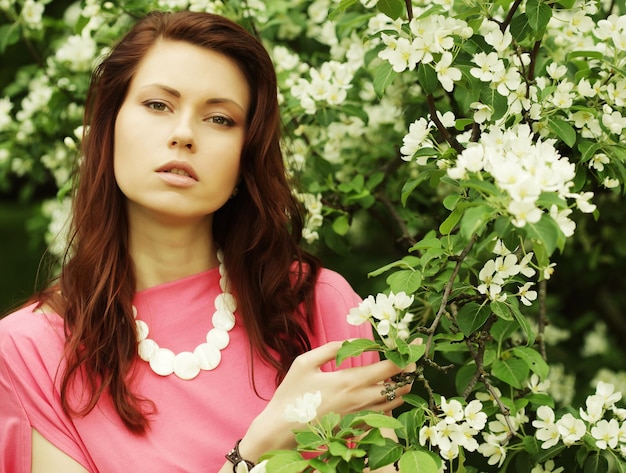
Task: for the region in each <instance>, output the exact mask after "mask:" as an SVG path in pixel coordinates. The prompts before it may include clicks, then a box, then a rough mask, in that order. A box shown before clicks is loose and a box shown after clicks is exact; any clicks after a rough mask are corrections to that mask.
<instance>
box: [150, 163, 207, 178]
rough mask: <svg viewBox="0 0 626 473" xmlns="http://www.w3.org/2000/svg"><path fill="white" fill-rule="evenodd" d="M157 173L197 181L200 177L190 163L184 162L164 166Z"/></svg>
mask: <svg viewBox="0 0 626 473" xmlns="http://www.w3.org/2000/svg"><path fill="white" fill-rule="evenodd" d="M156 172H163V173H171V174H176V175H178V176H184V177H190V178H191V179H193V180H195V181H197V180H198V176H197V174H196V172H195V170H194V169H193V167H191V166H190V165H189V164H188V163H186V162H183V161H175V162H174V161H172V162H169V163H167V164H165V165H164V166H161V167H160V168H158V169H157V170H156Z"/></svg>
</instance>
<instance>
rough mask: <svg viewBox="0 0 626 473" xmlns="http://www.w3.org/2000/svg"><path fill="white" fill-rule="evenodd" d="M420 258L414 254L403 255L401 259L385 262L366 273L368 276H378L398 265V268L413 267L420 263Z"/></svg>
mask: <svg viewBox="0 0 626 473" xmlns="http://www.w3.org/2000/svg"><path fill="white" fill-rule="evenodd" d="M420 262H421V260H420V258H418V257H416V256H405V257H404V258H402V259H401V260H398V261H394V262H393V263H389V264H386V265H385V266H383V267H381V268H378V269H375V270H374V271H372V272H370V273H368V274H367V276H368V277H375V276H380V275H381V274H383V273H386V272H387V271H389V270H390V269H392V268H396V267H400V268H414V267H416V266H418V265H419V264H420Z"/></svg>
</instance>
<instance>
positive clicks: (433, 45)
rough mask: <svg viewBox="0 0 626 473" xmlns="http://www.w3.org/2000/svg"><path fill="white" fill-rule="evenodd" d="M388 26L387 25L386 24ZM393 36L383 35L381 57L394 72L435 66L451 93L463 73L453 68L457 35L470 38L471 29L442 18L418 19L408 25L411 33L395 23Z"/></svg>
mask: <svg viewBox="0 0 626 473" xmlns="http://www.w3.org/2000/svg"><path fill="white" fill-rule="evenodd" d="M385 26H387V25H385ZM392 26H393V27H394V29H395V32H394V34H387V33H384V32H383V33H381V38H382V41H383V43H384V44H385V46H386V47H385V49H383V50H382V51H381V52H380V53H378V56H379V57H380V58H381V59H384V60H386V61H388V62H389V64H391V66H392V68H393V70H394V71H395V72H403V71H405V70H407V69H408V70H409V71H412V70H414V69H415V68H416V67H417V65H418V63H423V64H434V68H435V71H436V73H437V78H438V79H439V82H440V83H441V85H442V86H443V88H444V89H445V90H447V91H448V92H450V91H451V90H452V89H453V87H454V82H455V81H458V80H460V79H461V71H460V70H459V69H457V68H456V67H452V66H451V65H452V61H453V55H452V50H453V48H454V36H458V37H460V38H463V39H467V38H469V37H471V36H472V34H473V31H472V28H471V27H470V26H469V25H468V24H467V23H466V22H465V21H463V20H459V19H456V18H450V17H446V16H443V15H429V16H425V17H419V15H418V16H416V17H415V18H413V19H411V20H410V21H409V24H408V33H405V32H404V30H403V29H402V26H403V25H402V24H401V23H397V22H395V23H393V24H392Z"/></svg>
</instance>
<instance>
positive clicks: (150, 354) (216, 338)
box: [133, 250, 237, 380]
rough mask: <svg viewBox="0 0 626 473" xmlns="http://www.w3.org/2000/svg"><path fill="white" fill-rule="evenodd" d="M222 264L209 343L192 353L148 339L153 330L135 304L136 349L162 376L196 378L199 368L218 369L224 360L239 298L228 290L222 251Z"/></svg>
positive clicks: (219, 258) (220, 261)
mask: <svg viewBox="0 0 626 473" xmlns="http://www.w3.org/2000/svg"><path fill="white" fill-rule="evenodd" d="M217 259H218V261H219V263H220V265H219V272H220V289H221V290H222V293H221V294H219V295H218V296H217V297H216V298H215V313H214V314H213V318H212V321H213V328H212V329H211V330H209V332H208V333H207V335H206V342H203V343H201V344H200V345H198V346H197V347H196V348H195V350H194V351H193V352H190V351H183V352H180V353H178V354H175V353H174V352H173V351H172V350H168V349H167V348H161V347H159V345H158V344H157V343H156V342H155V341H154V340H152V339H150V338H148V333H149V332H150V329H149V327H148V324H147V323H145V322H144V321H143V320H139V319H137V308H136V307H135V306H134V305H133V316H134V317H135V325H136V326H137V342H138V345H137V351H138V353H139V357H140V358H141V359H142V360H144V361H147V362H148V363H149V364H150V368H151V369H152V371H154V372H155V373H156V374H158V375H160V376H169V375H171V374H172V373H174V374H175V375H176V376H178V377H179V378H180V379H184V380H188V379H193V378H195V377H196V376H198V374H199V373H200V370H205V371H207V370H212V369H215V368H216V367H217V366H218V365H219V364H220V361H221V359H222V354H221V352H220V350H223V349H224V348H226V347H227V346H228V342H229V341H230V337H229V335H228V332H229V331H230V330H231V329H232V328H233V327H234V326H235V314H234V312H235V310H236V309H237V300H236V299H235V297H234V296H233V295H232V294H231V293H230V292H229V290H230V281H229V279H228V274H227V273H226V269H225V268H224V256H223V253H222V251H221V250H218V252H217Z"/></svg>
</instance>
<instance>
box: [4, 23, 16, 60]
mask: <svg viewBox="0 0 626 473" xmlns="http://www.w3.org/2000/svg"><path fill="white" fill-rule="evenodd" d="M19 40H20V30H19V23H10V24H8V25H2V26H0V54H2V53H3V52H4V50H5V49H6V48H7V47H8V46H11V45H12V44H15V43H17V42H18V41H19Z"/></svg>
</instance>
